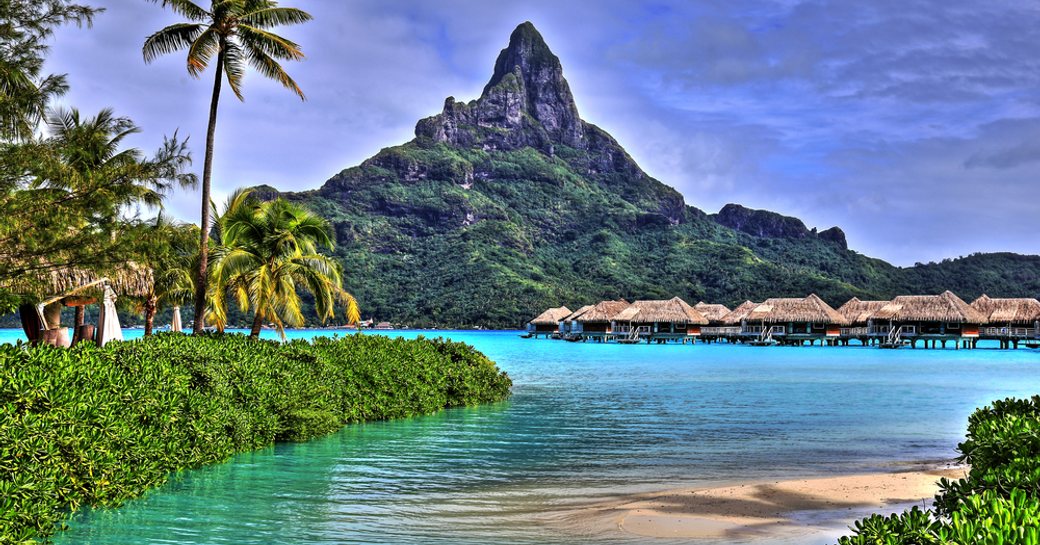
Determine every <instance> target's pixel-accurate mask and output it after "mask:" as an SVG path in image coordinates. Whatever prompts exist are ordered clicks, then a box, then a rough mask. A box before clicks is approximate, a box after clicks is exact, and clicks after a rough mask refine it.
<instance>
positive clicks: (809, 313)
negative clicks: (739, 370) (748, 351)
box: [740, 294, 849, 345]
mask: <svg viewBox="0 0 1040 545" xmlns="http://www.w3.org/2000/svg"><path fill="white" fill-rule="evenodd" d="M848 323H849V322H848V320H847V319H846V318H845V317H844V316H842V315H841V314H839V313H838V311H836V310H834V309H833V308H831V306H830V305H828V304H827V303H826V302H824V301H823V299H820V298H819V297H817V296H816V294H812V295H809V296H808V297H805V298H801V299H799V298H786V297H781V298H773V299H766V300H765V302H763V303H762V304H760V305H758V306H757V307H755V308H754V309H753V310H751V312H749V313H748V314H747V316H746V317H745V318H744V320H743V321H742V322H741V324H742V325H741V331H740V333H741V336H743V337H744V338H745V339H747V340H748V342H751V343H753V344H799V345H800V344H804V343H806V342H808V343H809V344H815V343H816V341H820V344H821V345H823V344H834V343H835V341H836V340H837V339H838V337H839V336H840V335H841V327H842V326H845V325H847V324H848Z"/></svg>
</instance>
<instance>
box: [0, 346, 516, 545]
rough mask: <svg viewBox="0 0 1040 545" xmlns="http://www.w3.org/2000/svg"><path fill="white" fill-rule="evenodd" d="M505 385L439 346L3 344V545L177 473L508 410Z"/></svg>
mask: <svg viewBox="0 0 1040 545" xmlns="http://www.w3.org/2000/svg"><path fill="white" fill-rule="evenodd" d="M510 385H511V382H510V380H509V377H508V376H506V374H505V373H502V372H500V371H499V370H498V368H497V367H496V366H495V364H494V363H493V362H491V361H490V360H489V359H487V358H486V357H485V356H484V355H483V354H481V353H479V352H477V351H476V350H474V349H473V348H471V347H469V346H466V345H464V344H461V343H453V342H447V341H441V340H422V339H420V340H402V339H390V338H386V337H382V336H375V335H371V336H364V335H357V336H351V337H348V338H345V339H340V340H329V339H316V340H315V341H314V342H313V343H309V342H304V341H294V342H291V343H288V344H285V345H280V344H278V343H274V342H268V341H250V340H249V339H246V338H245V337H242V336H212V337H189V336H185V335H180V334H165V335H158V336H155V337H152V338H149V339H144V340H141V341H135V342H127V343H112V344H110V345H109V346H107V347H105V348H97V347H95V346H86V345H83V346H80V347H77V348H76V349H73V350H63V349H56V348H51V347H38V348H26V347H17V346H11V345H4V346H0V543H2V544H13V543H26V542H32V541H33V540H41V541H42V540H45V539H46V537H47V536H49V535H51V534H52V533H53V532H54V531H57V530H59V529H60V527H61V525H62V523H63V521H64V520H65V518H66V517H67V516H68V514H69V513H71V512H72V511H74V510H75V509H77V508H79V507H82V506H87V505H91V506H116V505H119V504H120V503H122V502H124V501H126V500H128V499H131V498H134V497H136V496H139V495H140V494H142V493H143V492H145V491H146V490H148V489H150V488H153V487H155V486H158V485H161V484H162V483H163V482H164V481H165V480H166V479H167V478H168V476H169V475H170V473H171V472H174V471H177V470H181V469H187V468H195V467H199V466H202V465H205V464H210V463H215V462H222V461H224V460H227V459H228V458H229V457H231V456H232V455H234V454H235V453H238V452H243V451H248V450H252V449H257V448H260V447H264V446H267V445H270V444H272V443H274V442H276V441H299V440H305V439H309V438H312V437H317V436H320V435H324V434H328V433H331V432H333V431H336V430H337V429H339V428H340V427H341V426H343V425H344V424H347V423H350V422H360V421H363V420H378V419H389V418H400V417H407V416H412V415H420V414H428V413H432V412H436V411H438V410H440V409H443V408H446V407H457V406H465V405H475V404H479V403H488V402H494V401H499V400H502V399H505V398H506V397H507V396H508V395H509V387H510Z"/></svg>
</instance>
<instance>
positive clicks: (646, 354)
mask: <svg viewBox="0 0 1040 545" xmlns="http://www.w3.org/2000/svg"><path fill="white" fill-rule="evenodd" d="M393 334H398V335H407V336H415V335H417V333H414V332H401V333H393ZM448 335H450V336H451V337H453V338H455V339H458V340H462V341H465V342H468V343H471V344H474V345H476V346H477V347H478V348H479V349H481V350H483V351H485V352H486V353H487V354H488V355H489V356H491V357H492V358H493V359H495V360H496V361H498V362H499V363H500V365H501V366H502V367H503V368H504V369H506V370H507V371H508V372H509V373H510V375H511V376H512V377H513V379H514V382H515V385H516V386H515V388H514V395H513V397H512V399H510V400H509V401H508V402H505V403H501V404H498V405H494V406H486V407H478V408H471V409H461V410H452V411H445V412H442V413H439V414H436V415H432V416H427V417H422V418H414V419H408V420H401V421H394V422H377V423H369V424H362V425H355V426H350V427H347V428H345V429H344V430H342V431H341V432H340V433H337V434H335V435H333V436H330V437H328V438H325V439H322V440H317V441H312V442H308V443H302V444H286V445H278V446H276V447H274V448H271V449H267V450H264V451H259V452H253V453H248V454H244V455H241V456H238V457H236V458H235V459H234V460H233V461H232V462H230V463H228V464H224V465H220V466H215V467H209V468H204V469H201V470H197V471H191V472H186V473H184V474H182V475H181V476H180V477H178V478H176V479H175V480H173V481H172V482H171V483H169V484H168V485H167V486H165V487H163V488H161V489H159V490H157V491H155V492H152V493H150V494H148V495H146V496H145V497H144V498H141V499H139V500H136V501H133V502H130V503H129V504H128V505H126V506H124V507H123V508H120V509H117V510H109V511H100V512H86V513H81V514H80V515H78V516H77V518H76V519H75V521H74V522H73V523H72V525H71V529H70V530H69V531H68V532H66V533H65V534H64V535H62V536H60V538H59V539H58V540H57V542H58V543H60V544H71V543H93V544H102V543H104V544H121V543H122V544H131V543H133V544H135V545H136V544H148V543H197V544H204V543H205V544H221V543H228V544H230V543H234V544H272V543H279V544H281V543H284V544H289V543H293V544H295V543H329V544H332V543H337V544H338V543H387V544H389V543H395V544H396V543H402V544H420V543H452V544H460V543H461V544H526V543H644V542H652V543H668V542H669V541H668V540H659V539H648V538H639V537H636V536H631V535H626V534H622V533H619V532H611V533H608V534H603V533H596V532H597V530H594V529H593V528H594V526H593V525H586V524H582V521H580V520H577V521H575V520H573V519H571V518H568V517H566V516H565V514H564V513H565V511H566V508H567V507H570V506H575V505H579V504H586V503H588V502H591V501H597V500H602V499H603V498H606V497H610V496H614V495H617V494H623V493H630V492H639V491H647V490H655V489H662V488H674V487H683V486H700V485H707V484H715V483H721V482H735V481H745V480H763V479H771V478H783V477H790V476H811V475H827V474H834V473H845V472H862V471H869V470H874V469H878V468H892V467H894V466H895V465H896V464H898V463H900V462H904V461H908V460H929V459H930V460H936V459H943V458H949V457H950V456H952V455H953V449H954V447H955V446H956V444H957V442H958V441H959V440H960V439H961V437H962V436H963V433H964V426H965V422H966V419H967V416H968V414H970V412H971V411H972V410H973V408H974V407H976V406H978V405H980V404H983V403H986V402H988V401H989V400H991V399H994V398H997V397H1003V396H1007V395H1027V394H1032V393H1035V392H1036V390H1037V389H1038V386H1040V380H1038V379H1040V367H1038V363H1040V354H1038V353H1036V352H1031V351H1025V350H1020V351H1016V352H1011V351H995V350H976V351H967V350H961V351H953V350H949V351H944V352H943V351H924V350H916V351H911V350H900V351H880V350H877V349H869V348H858V347H849V348H820V347H802V348H753V347H737V346H727V345H712V346H705V345H696V346H682V345H680V346H656V345H655V346H645V345H640V346H617V345H596V344H576V343H562V342H553V341H546V340H538V341H536V340H522V339H519V338H518V337H517V336H516V334H515V333H504V332H494V333H472V332H470V333H464V332H451V333H448ZM832 526H833V524H832ZM843 526H844V524H840V525H838V526H837V527H836V529H832V530H831V532H832V535H833V534H834V533H840V529H841V527H843ZM827 541H828V536H827V535H826V534H825V535H822V536H821V535H820V534H805V532H804V531H802V530H798V529H790V531H789V532H788V533H787V534H786V535H782V536H780V537H777V538H769V539H766V540H765V542H769V543H795V542H800V543H815V542H819V543H826V542H827ZM759 542H762V540H760V541H759Z"/></svg>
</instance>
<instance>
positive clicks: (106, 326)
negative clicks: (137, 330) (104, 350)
mask: <svg viewBox="0 0 1040 545" xmlns="http://www.w3.org/2000/svg"><path fill="white" fill-rule="evenodd" d="M97 335H98V336H97V343H98V345H99V346H105V344H107V343H108V342H109V341H121V340H123V330H122V328H120V327H119V316H118V315H117V314H116V293H115V292H114V291H112V287H111V286H109V285H108V284H105V302H104V303H103V304H102V305H101V314H100V315H99V316H98V334H97Z"/></svg>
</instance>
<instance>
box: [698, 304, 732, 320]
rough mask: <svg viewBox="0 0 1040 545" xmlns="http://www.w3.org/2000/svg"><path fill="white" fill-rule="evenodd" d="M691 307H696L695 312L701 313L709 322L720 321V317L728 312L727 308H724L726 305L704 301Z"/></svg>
mask: <svg viewBox="0 0 1040 545" xmlns="http://www.w3.org/2000/svg"><path fill="white" fill-rule="evenodd" d="M693 308H695V309H697V312H700V313H701V314H703V315H704V317H705V318H707V319H708V321H709V322H721V321H722V318H723V317H724V316H726V315H727V314H729V309H728V308H726V305H717V304H713V303H705V302H704V301H701V302H700V303H697V304H696V305H693Z"/></svg>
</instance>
